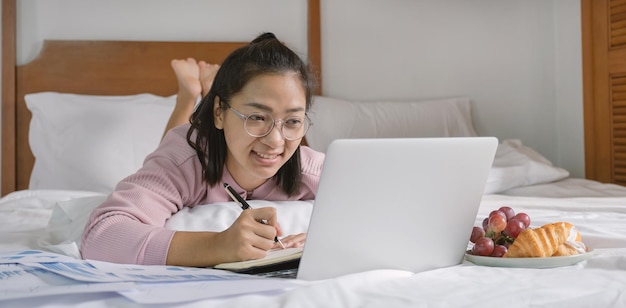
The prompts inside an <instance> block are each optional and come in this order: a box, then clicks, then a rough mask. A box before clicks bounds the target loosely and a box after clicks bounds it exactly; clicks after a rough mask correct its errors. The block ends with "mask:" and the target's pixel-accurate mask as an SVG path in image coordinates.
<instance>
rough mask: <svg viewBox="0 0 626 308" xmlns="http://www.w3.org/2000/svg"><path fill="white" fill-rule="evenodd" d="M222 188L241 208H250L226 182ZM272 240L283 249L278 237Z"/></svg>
mask: <svg viewBox="0 0 626 308" xmlns="http://www.w3.org/2000/svg"><path fill="white" fill-rule="evenodd" d="M224 189H226V192H227V193H228V195H229V196H230V197H231V198H232V199H233V201H235V202H237V203H239V205H240V206H241V208H242V209H243V210H247V209H250V208H251V207H250V205H249V204H248V202H246V200H244V199H243V198H242V197H241V196H240V195H239V194H238V193H237V192H236V191H235V190H234V189H233V188H232V187H231V186H230V185H229V184H228V183H224ZM261 223H262V224H264V223H265V222H263V221H261ZM274 242H275V243H278V244H280V247H282V248H283V249H285V245H283V242H281V241H280V240H279V239H278V237H276V236H275V237H274Z"/></svg>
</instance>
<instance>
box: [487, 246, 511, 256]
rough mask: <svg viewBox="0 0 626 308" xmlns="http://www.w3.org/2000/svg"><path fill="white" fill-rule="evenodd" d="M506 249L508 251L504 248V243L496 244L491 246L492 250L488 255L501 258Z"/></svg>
mask: <svg viewBox="0 0 626 308" xmlns="http://www.w3.org/2000/svg"><path fill="white" fill-rule="evenodd" d="M507 251H508V249H507V248H506V246H504V245H496V246H495V247H494V248H493V251H492V252H491V254H490V256H492V257H497V258H501V257H502V256H504V254H505V253H506V252H507Z"/></svg>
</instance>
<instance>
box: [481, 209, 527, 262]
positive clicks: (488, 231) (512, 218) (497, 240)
mask: <svg viewBox="0 0 626 308" xmlns="http://www.w3.org/2000/svg"><path fill="white" fill-rule="evenodd" d="M529 226H530V216H528V214H526V213H517V214H516V213H515V211H514V210H513V209H512V208H510V207H508V206H503V207H500V208H499V209H497V210H494V211H491V213H489V216H488V217H486V218H485V219H484V220H483V225H482V227H474V228H472V235H471V236H470V242H472V243H474V246H473V247H472V249H471V250H470V253H471V254H473V255H477V256H491V257H502V256H503V255H504V254H505V253H506V252H507V250H508V248H509V247H510V246H511V244H513V241H515V239H516V238H517V236H518V235H519V234H520V233H521V232H522V231H523V230H524V229H526V228H528V227H529Z"/></svg>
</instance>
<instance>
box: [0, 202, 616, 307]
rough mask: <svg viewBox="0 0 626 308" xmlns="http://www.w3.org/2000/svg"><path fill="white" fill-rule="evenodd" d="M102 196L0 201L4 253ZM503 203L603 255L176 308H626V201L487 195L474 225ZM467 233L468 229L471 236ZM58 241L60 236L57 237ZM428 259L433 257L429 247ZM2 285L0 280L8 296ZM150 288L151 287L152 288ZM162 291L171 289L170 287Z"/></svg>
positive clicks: (223, 210)
mask: <svg viewBox="0 0 626 308" xmlns="http://www.w3.org/2000/svg"><path fill="white" fill-rule="evenodd" d="M98 196H100V197H102V195H99V194H95V193H88V192H75V191H25V192H18V193H15V194H12V195H9V196H8V197H5V198H3V199H2V200H0V253H1V252H4V251H14V250H20V249H42V246H40V245H39V244H38V241H40V240H41V239H42V238H44V239H49V238H50V237H49V234H45V232H46V227H47V226H48V222H49V220H50V218H51V217H52V213H53V209H54V208H55V206H59V204H66V205H67V204H69V203H74V205H76V200H80V199H76V198H83V200H89V198H97V197H98ZM84 198H87V199H84ZM69 200H72V201H69ZM92 200H93V199H92ZM59 201H62V202H61V203H59ZM68 201H69V203H68ZM503 205H507V206H510V207H512V208H514V209H515V210H516V211H517V212H526V213H528V214H529V215H530V217H531V219H532V226H539V225H541V224H543V223H548V222H554V221H569V222H571V223H573V224H574V225H576V226H577V227H578V228H579V230H580V232H581V234H582V237H583V241H584V242H585V243H586V244H587V245H588V246H589V247H591V248H592V249H594V251H595V254H594V255H593V256H592V257H591V258H590V259H588V260H586V261H583V262H581V263H578V264H576V265H572V266H565V267H558V268H550V269H534V268H500V267H487V266H478V265H474V264H472V263H470V262H467V261H466V262H464V263H463V264H461V265H458V266H453V267H449V268H442V269H437V270H432V271H427V272H422V273H408V272H402V271H394V270H384V269H382V270H379V271H370V272H364V273H358V274H353V275H347V276H343V277H338V278H335V279H330V280H325V281H319V282H314V283H302V284H301V285H300V286H298V287H296V288H293V289H288V290H284V291H277V292H270V293H262V294H248V295H241V296H230V297H221V298H211V299H204V300H197V301H192V302H182V303H178V304H177V305H178V306H180V307H218V306H219V307H224V306H226V307H529V306H537V307H625V306H626V287H625V286H626V197H597V198H536V197H514V196H503V195H485V196H484V198H483V201H482V204H481V207H480V210H479V213H478V216H477V217H476V225H480V223H481V221H482V219H483V218H484V217H485V216H486V215H488V213H489V212H490V211H492V210H494V209H497V208H499V207H500V206H503ZM229 206H230V204H227V203H226V204H223V205H221V206H212V207H211V205H208V206H206V207H197V208H195V209H189V210H186V211H183V212H181V213H180V214H181V215H178V214H177V216H175V217H174V218H173V219H172V220H171V221H170V222H168V223H169V224H170V225H171V226H172V227H174V226H178V227H180V226H185V227H189V228H194V226H199V225H205V223H206V222H207V221H209V219H207V218H206V217H208V216H207V215H209V213H212V214H219V215H222V216H219V215H218V216H216V217H222V218H220V219H218V220H221V222H220V223H227V220H228V219H230V218H228V217H229V216H228V214H227V213H228V212H229V211H230V207H229ZM285 206H287V204H285ZM233 207H234V205H233ZM235 208H236V207H235ZM295 208H298V209H299V210H295ZM310 209H311V203H308V205H307V203H305V202H300V203H298V204H294V206H293V207H292V208H290V210H292V212H287V211H284V212H283V213H284V214H282V216H281V212H279V218H281V217H282V218H285V219H286V218H287V217H290V218H291V219H294V220H293V223H289V222H287V221H281V224H282V225H283V227H285V228H289V229H292V230H298V229H299V228H302V227H303V225H302V221H303V220H302V217H307V216H308V214H309V211H310ZM200 213H202V215H200ZM233 213H236V212H235V211H233ZM68 217H69V216H68ZM202 217H205V218H202ZM66 218H67V217H66ZM231 218H232V217H231ZM304 221H306V219H304ZM213 223H215V220H214V222H213ZM70 224H71V223H70ZM218 225H219V223H217V224H215V227H219V226H218ZM445 227H446V226H442V228H445ZM57 231H59V229H57ZM65 231H67V229H66V230H65ZM469 232H470V230H468V238H469ZM436 233H437V230H433V234H429V235H424V236H436ZM60 234H62V232H61V233H57V235H60ZM67 234H72V232H69V233H67ZM74 236H75V235H74ZM378 248H380V247H378ZM381 249H382V248H381ZM59 251H61V250H59ZM424 253H428V251H427V249H425V251H424ZM416 257H419V256H416ZM2 283H3V282H2V279H0V288H2ZM142 287H143V288H146V286H145V285H144V286H142ZM158 287H159V286H158V285H155V286H152V287H150V288H153V289H154V290H155V291H156V290H159V289H158ZM163 292H168V291H167V289H163ZM172 305H175V304H172ZM172 305H168V306H172ZM0 306H7V307H12V306H22V307H26V306H28V307H76V306H78V307H80V306H84V307H111V306H116V307H133V306H139V305H138V304H136V303H135V302H133V301H132V300H130V299H128V298H127V297H123V296H121V295H119V294H117V293H111V292H108V293H104V292H103V293H96V294H90V295H71V296H48V297H40V298H32V299H20V300H10V301H4V302H2V301H0Z"/></svg>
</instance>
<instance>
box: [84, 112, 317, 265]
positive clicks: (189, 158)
mask: <svg viewBox="0 0 626 308" xmlns="http://www.w3.org/2000/svg"><path fill="white" fill-rule="evenodd" d="M188 128H189V124H186V125H182V126H178V127H176V128H174V129H172V130H171V131H170V132H169V133H168V134H167V136H166V137H165V138H164V140H163V141H162V142H161V144H160V145H159V147H158V148H157V149H156V151H154V152H153V153H152V154H150V155H148V157H146V159H145V161H144V165H143V167H142V168H141V169H139V171H137V173H135V174H133V175H130V176H129V177H127V178H125V179H124V180H122V181H121V182H120V183H118V184H117V187H116V188H115V191H114V192H113V193H112V194H111V195H109V196H108V198H107V200H106V201H105V202H104V203H102V204H101V205H100V206H98V207H97V208H96V209H95V210H94V211H93V213H91V216H90V218H89V221H88V222H87V224H86V225H85V230H84V232H83V238H82V242H81V253H82V257H83V258H85V259H94V260H102V261H109V262H115V263H127V264H157V265H162V264H165V261H166V258H167V252H168V248H169V245H170V241H171V240H172V236H173V235H174V232H175V231H173V230H169V229H166V228H165V227H164V225H165V222H166V220H167V219H168V218H170V217H171V216H172V215H173V214H175V213H176V212H178V211H179V210H181V209H182V208H183V207H186V206H189V207H193V206H195V205H198V204H210V203H214V202H223V201H230V198H229V196H228V194H227V193H226V191H225V190H224V186H223V183H224V182H226V183H229V184H230V185H231V186H233V188H234V189H235V190H237V191H238V192H239V193H240V195H242V196H243V197H244V198H245V199H262V200H270V201H285V200H312V199H314V198H315V193H316V192H317V186H318V183H319V178H320V174H321V170H322V165H323V161H324V154H323V153H320V152H316V151H314V150H312V149H311V148H309V147H305V146H302V147H301V148H300V155H301V160H302V162H301V168H302V175H303V177H302V186H301V189H300V192H299V193H298V194H297V195H295V196H292V197H287V195H286V194H284V193H283V192H281V191H280V189H279V188H278V187H277V186H276V184H275V183H274V181H267V182H265V183H264V184H263V185H261V186H260V187H258V188H257V189H256V190H255V191H254V192H253V194H251V195H247V193H246V191H245V190H244V189H242V188H241V187H239V186H238V185H237V183H236V182H235V181H234V180H233V178H232V176H231V175H230V173H229V172H228V170H227V169H224V175H223V176H222V180H221V182H220V183H218V185H215V186H213V187H210V186H209V185H208V184H207V183H206V182H204V181H203V180H202V172H201V170H202V168H201V166H200V162H199V160H198V156H197V155H196V152H195V150H194V149H192V148H191V147H190V146H189V145H188V144H187V140H186V133H187V129H188Z"/></svg>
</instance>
